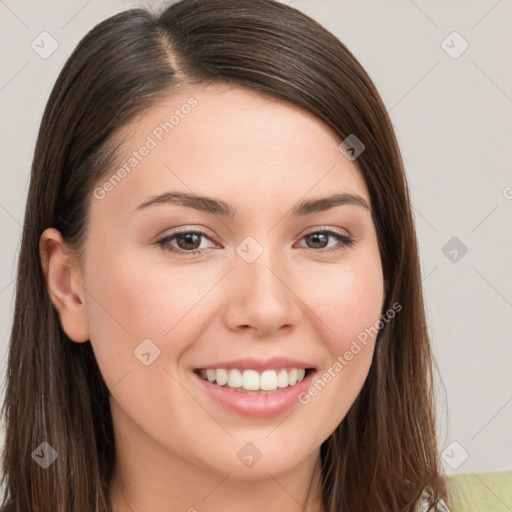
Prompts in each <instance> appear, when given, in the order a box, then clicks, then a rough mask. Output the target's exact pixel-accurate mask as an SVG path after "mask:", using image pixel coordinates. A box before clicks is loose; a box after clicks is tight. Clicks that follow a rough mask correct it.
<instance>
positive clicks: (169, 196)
mask: <svg viewBox="0 0 512 512" xmlns="http://www.w3.org/2000/svg"><path fill="white" fill-rule="evenodd" d="M155 204H176V205H179V206H185V207H187V208H194V209H195V210H199V211H203V212H207V213H211V214H214V215H220V216H222V217H227V218H230V219H234V218H235V215H236V209H235V208H233V206H232V205H230V204H228V203H226V202H224V201H221V200H219V199H214V198H211V197H206V196H199V195H196V194H191V193H188V192H166V193H164V194H160V195H158V196H153V197H151V198H149V199H148V200H146V201H145V202H143V203H142V204H140V205H139V206H137V207H136V208H135V209H134V210H132V212H130V213H135V212H136V211H140V210H144V209H146V208H148V207H150V206H152V205H155ZM342 205H354V206H360V207H361V208H365V209H367V210H368V211H370V212H371V208H370V207H369V206H368V203H367V202H366V201H365V200H364V199H363V198H362V197H361V196H358V195H355V194H349V193H346V192H342V193H338V194H333V195H330V196H327V197H320V198H318V199H308V200H305V201H301V202H300V203H298V204H296V205H295V206H294V207H293V209H292V213H291V215H292V217H300V216H304V215H309V214H312V213H315V212H322V211H325V210H329V209H330V208H333V207H335V206H342Z"/></svg>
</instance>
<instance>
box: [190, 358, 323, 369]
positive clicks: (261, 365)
mask: <svg viewBox="0 0 512 512" xmlns="http://www.w3.org/2000/svg"><path fill="white" fill-rule="evenodd" d="M221 368H224V369H225V370H234V369H238V370H256V371H258V372H262V371H264V370H277V369H281V368H304V370H306V369H308V368H309V369H314V365H312V364H310V363H306V362H304V361H299V360H297V359H291V358H289V357H272V358H270V359H267V360H266V361H263V360H261V359H255V358H253V357H245V358H243V359H232V360H231V361H221V362H218V363H213V364H208V365H206V366H198V367H197V368H196V370H199V369H201V370H211V369H213V370H217V369H221Z"/></svg>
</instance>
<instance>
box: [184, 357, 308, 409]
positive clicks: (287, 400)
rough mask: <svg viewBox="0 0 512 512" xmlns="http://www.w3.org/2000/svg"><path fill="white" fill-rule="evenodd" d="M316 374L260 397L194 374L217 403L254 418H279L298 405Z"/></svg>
mask: <svg viewBox="0 0 512 512" xmlns="http://www.w3.org/2000/svg"><path fill="white" fill-rule="evenodd" d="M216 368H218V367H216ZM238 368H240V367H238ZM316 373H317V372H316V370H313V371H310V372H308V374H307V375H306V376H305V377H304V379H303V380H302V381H301V382H298V383H297V384H295V385H294V386H288V387H286V388H283V389H281V390H279V388H278V390H279V391H277V392H276V393H269V394H261V395H258V394H250V393H244V392H241V391H235V390H234V389H232V388H229V387H223V386H217V384H213V383H211V382H209V381H207V380H205V379H203V378H201V376H200V375H199V374H198V373H196V372H192V374H193V375H194V378H195V379H197V381H198V383H199V385H200V386H201V387H202V389H203V390H204V391H205V392H206V394H207V395H208V396H209V397H210V398H211V399H213V400H214V401H215V402H216V403H218V404H220V405H221V406H223V407H225V408H226V409H228V410H230V411H232V412H235V413H237V414H240V415H242V416H249V417H253V418H270V417H273V416H278V415H279V414H282V413H284V412H286V411H287V410H288V409H291V408H292V407H293V406H294V405H297V404H298V403H299V398H298V397H299V395H300V394H301V393H303V392H304V391H306V390H307V389H308V388H309V387H310V386H311V383H312V381H313V378H314V377H315V375H316Z"/></svg>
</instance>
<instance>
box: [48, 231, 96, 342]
mask: <svg viewBox="0 0 512 512" xmlns="http://www.w3.org/2000/svg"><path fill="white" fill-rule="evenodd" d="M39 253H40V256H41V265H42V267H43V273H44V278H45V282H46V287H47V291H48V295H49V296H50V299H51V301H52V303H53V305H54V306H55V308H56V309H57V311H58V312H59V317H60V323H61V325H62V329H63V330H64V332H65V333H66V334H67V335H68V337H69V338H70V339H71V340H73V341H75V342H77V343H82V342H84V341H88V339H89V326H88V322H87V311H86V303H85V290H84V288H83V286H82V283H83V279H82V271H81V268H80V262H79V261H78V260H77V258H76V256H74V254H73V252H72V251H71V250H69V248H68V247H67V246H66V244H65V242H64V241H63V240H62V235H61V234H60V232H59V231H57V230H56V229H54V228H48V229H46V230H45V231H44V232H43V234H42V235H41V237H40V239H39Z"/></svg>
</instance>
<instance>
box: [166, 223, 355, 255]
mask: <svg viewBox="0 0 512 512" xmlns="http://www.w3.org/2000/svg"><path fill="white" fill-rule="evenodd" d="M190 233H193V234H195V235H201V236H203V237H205V238H207V239H208V240H210V241H212V240H211V238H210V237H209V236H208V235H207V234H206V233H205V232H204V231H201V230H200V229H194V230H184V231H177V232H175V233H172V234H170V235H168V236H166V237H164V238H161V239H160V240H158V241H157V242H156V244H157V245H158V246H160V248H161V249H162V250H164V251H168V252H172V253H176V254H180V255H183V254H186V255H195V254H202V253H203V250H204V249H195V250H193V251H185V250H184V249H177V248H175V247H173V246H172V245H169V241H170V240H173V239H174V238H176V237H177V236H179V235H184V234H190ZM319 233H322V234H327V235H331V236H332V237H334V238H335V239H336V240H337V241H338V246H336V247H331V248H330V249H312V248H310V247H307V249H309V250H310V251H313V252H320V253H330V252H332V251H339V250H342V249H345V248H346V247H351V246H352V245H354V243H355V239H354V238H352V237H350V236H348V235H345V234H342V233H339V232H337V231H334V230H332V229H321V230H318V231H311V232H309V233H306V234H305V235H304V236H303V237H302V238H301V240H303V239H304V238H306V237H307V236H310V235H316V234H319Z"/></svg>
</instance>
